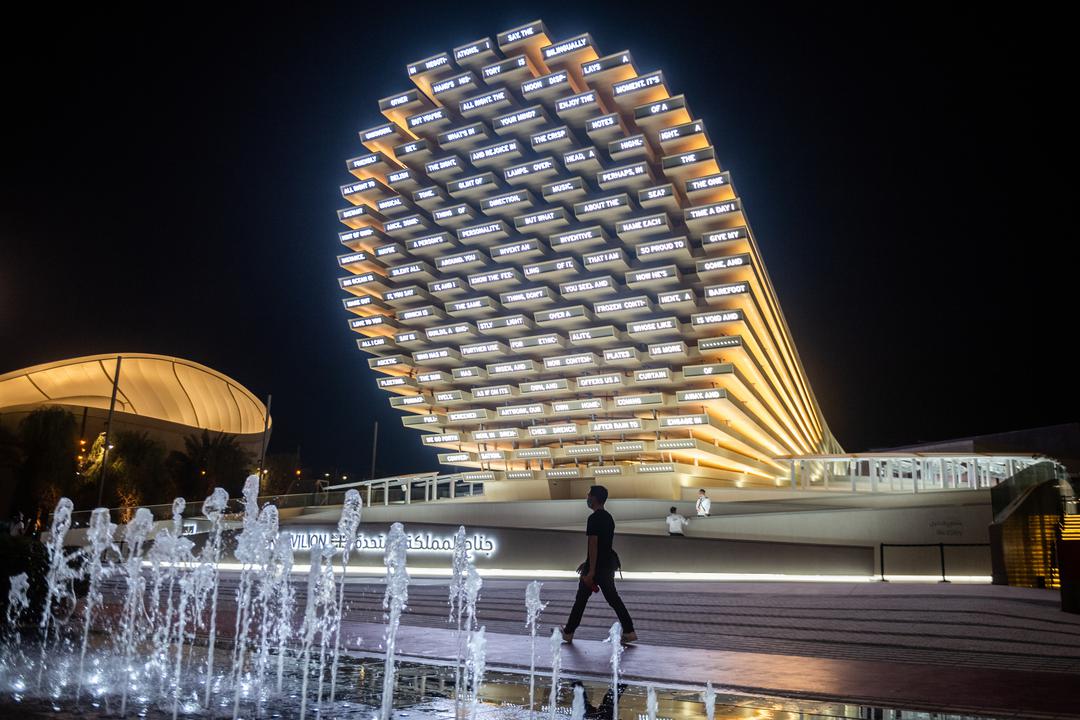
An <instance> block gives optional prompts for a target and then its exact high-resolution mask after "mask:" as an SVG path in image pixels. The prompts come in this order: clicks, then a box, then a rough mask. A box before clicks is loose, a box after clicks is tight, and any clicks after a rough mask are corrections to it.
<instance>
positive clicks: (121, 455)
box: [83, 430, 175, 515]
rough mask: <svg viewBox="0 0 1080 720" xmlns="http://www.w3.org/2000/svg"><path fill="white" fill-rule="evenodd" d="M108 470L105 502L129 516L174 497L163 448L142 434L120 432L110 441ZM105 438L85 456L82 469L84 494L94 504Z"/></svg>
mask: <svg viewBox="0 0 1080 720" xmlns="http://www.w3.org/2000/svg"><path fill="white" fill-rule="evenodd" d="M112 444H113V447H112V449H111V450H110V451H109V468H108V472H107V473H106V475H105V478H106V481H105V488H104V502H105V504H106V505H108V506H109V507H117V506H118V507H121V508H125V509H126V510H127V513H125V515H130V514H131V513H133V512H134V511H135V508H137V507H138V506H140V505H156V504H161V503H167V502H169V501H170V500H172V498H173V497H174V490H175V486H174V483H173V481H172V478H171V477H170V476H169V473H168V472H167V470H166V466H165V445H164V443H162V442H161V441H159V440H155V439H154V438H152V437H150V435H148V434H147V433H145V432H138V431H133V430H122V431H120V432H117V433H116V435H115V436H114V437H113V439H112ZM103 450H104V436H103V435H102V436H99V437H98V438H97V440H95V441H94V444H93V445H92V446H91V448H90V451H89V453H88V454H87V458H88V459H87V464H86V466H85V467H84V469H83V477H84V478H85V480H86V483H85V485H84V494H89V495H93V498H92V499H90V500H89V502H96V500H97V495H96V493H97V488H98V483H99V482H100V479H101V462H102V459H103V455H104V453H103V452H102V451H103Z"/></svg>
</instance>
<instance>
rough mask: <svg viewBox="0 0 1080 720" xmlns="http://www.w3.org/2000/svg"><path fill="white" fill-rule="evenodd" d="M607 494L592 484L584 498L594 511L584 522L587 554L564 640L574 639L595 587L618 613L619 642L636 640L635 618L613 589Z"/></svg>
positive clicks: (616, 561)
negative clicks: (620, 625) (620, 638)
mask: <svg viewBox="0 0 1080 720" xmlns="http://www.w3.org/2000/svg"><path fill="white" fill-rule="evenodd" d="M607 498H608V491H607V488H606V487H604V486H603V485H593V486H592V487H591V488H589V495H588V497H586V498H585V502H586V504H587V505H588V506H589V509H590V510H592V511H593V512H592V515H590V516H589V521H588V523H587V524H586V525H585V536H586V538H587V547H588V553H589V556H588V559H587V560H586V561H585V562H584V563H582V565H581V567H580V568H578V572H580V573H581V582H579V583H578V589H577V597H576V598H575V599H574V607H573V609H571V610H570V618H569V619H568V620H567V621H566V625H565V626H564V627H563V628H562V638H563V642H573V641H574V631H575V630H577V628H578V625H580V624H581V616H582V615H584V614H585V603H587V602H589V596H591V595H592V594H593V593H594V592H596V591H597V590H599V591H600V592H602V593H604V599H605V600H607V603H608V605H610V606H611V609H612V610H614V611H615V614H616V615H617V616H618V617H619V622H620V623H621V624H622V643H623V644H624V645H625V644H628V643H632V642H634V641H635V640H637V633H635V632H634V621H633V619H631V617H630V613H629V612H627V610H626V606H625V605H624V604H623V601H622V598H620V597H619V591H618V590H616V589H615V571H616V570H618V569H619V556H618V555H616V554H615V551H614V550H612V548H611V545H612V542H613V541H614V539H615V519H614V518H612V517H611V513H609V512H608V511H607V510H605V509H604V503H606V502H607Z"/></svg>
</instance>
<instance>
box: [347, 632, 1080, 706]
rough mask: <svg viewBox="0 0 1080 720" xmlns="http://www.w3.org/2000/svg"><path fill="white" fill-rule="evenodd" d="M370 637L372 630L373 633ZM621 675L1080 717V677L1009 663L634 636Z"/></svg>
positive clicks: (444, 635)
mask: <svg viewBox="0 0 1080 720" xmlns="http://www.w3.org/2000/svg"><path fill="white" fill-rule="evenodd" d="M383 631H384V626H383V625H377V624H368V623H350V624H349V626H348V628H347V630H346V631H344V632H345V635H346V637H353V638H355V637H357V636H359V637H360V638H361V639H360V641H359V642H357V641H355V640H354V641H351V642H347V649H348V650H349V651H351V652H353V653H357V654H361V655H367V654H372V655H378V654H381V652H382V637H383ZM454 635H455V633H454V632H453V631H452V630H442V629H432V628H419V627H410V626H403V627H401V628H400V629H399V631H398V637H397V647H398V652H399V653H400V657H401V658H402V659H403V660H416V661H420V662H434V663H442V662H446V659H447V658H453V657H455V654H456V647H457V645H456V642H455V637H454ZM367 638H370V640H368V639H367ZM486 638H487V663H488V669H489V670H508V671H525V672H528V668H529V650H528V641H527V640H526V639H525V638H522V637H521V636H518V635H507V634H504V633H492V632H487V633H486ZM547 646H548V643H547V642H538V643H537V669H538V671H539V672H547V673H548V674H550V669H551V656H550V650H549V649H548V647H547ZM610 658H611V645H610V644H609V643H605V642H600V641H595V640H578V639H575V641H574V643H573V644H571V645H564V646H563V650H562V658H561V659H562V672H563V677H581V678H599V679H604V678H609V677H611V670H610ZM622 678H624V679H625V680H627V681H629V682H634V681H637V682H642V683H648V684H652V685H657V686H660V687H669V688H693V689H700V688H701V687H703V686H704V685H705V683H706V682H708V681H711V682H712V683H713V685H714V686H715V687H716V688H717V689H718V691H719V692H723V691H725V690H728V691H734V692H745V693H751V694H766V695H780V696H785V697H789V698H801V699H806V700H826V701H829V700H831V701H836V700H838V699H843V700H845V701H848V702H849V703H850V704H861V705H868V706H873V707H891V708H900V709H904V710H920V709H922V710H928V711H939V712H940V711H949V712H952V713H965V714H968V713H970V714H978V715H993V716H998V717H1013V716H1018V717H1080V708H1078V707H1076V705H1077V699H1076V697H1075V695H1076V693H1075V687H1076V678H1075V677H1073V676H1068V675H1059V674H1056V673H1037V672H1027V671H1006V670H962V671H948V670H946V668H943V667H941V666H934V665H914V664H909V663H886V662H863V661H853V660H831V659H823V658H813V657H805V656H793V655H767V654H761V653H745V652H728V651H722V650H700V649H690V648H676V647H665V646H660V645H646V644H637V645H633V646H631V647H628V648H627V649H626V651H625V652H624V653H623V656H622Z"/></svg>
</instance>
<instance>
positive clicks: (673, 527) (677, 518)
mask: <svg viewBox="0 0 1080 720" xmlns="http://www.w3.org/2000/svg"><path fill="white" fill-rule="evenodd" d="M664 519H665V520H666V521H667V534H668V535H678V536H679V537H682V536H683V534H684V533H683V529H684V528H685V527H686V526H687V525H689V524H690V521H689V520H687V519H686V518H684V517H683V516H682V515H680V514H679V511H678V510H676V509H675V508H671V514H670V515H668V516H667V517H666V518H664Z"/></svg>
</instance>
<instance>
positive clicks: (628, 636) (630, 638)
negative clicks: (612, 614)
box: [564, 632, 637, 645]
mask: <svg viewBox="0 0 1080 720" xmlns="http://www.w3.org/2000/svg"><path fill="white" fill-rule="evenodd" d="M564 635H565V633H564ZM635 640H637V633H636V632H628V633H623V634H622V638H621V639H620V640H619V642H621V643H622V644H623V645H629V644H630V643H632V642H634V641H635Z"/></svg>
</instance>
